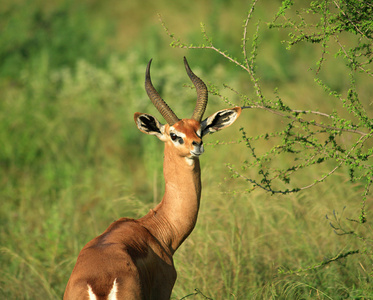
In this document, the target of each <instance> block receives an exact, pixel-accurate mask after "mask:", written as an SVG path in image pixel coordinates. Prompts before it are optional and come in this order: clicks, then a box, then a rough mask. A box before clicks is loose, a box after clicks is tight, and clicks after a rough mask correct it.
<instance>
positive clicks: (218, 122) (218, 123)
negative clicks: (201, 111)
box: [208, 111, 234, 130]
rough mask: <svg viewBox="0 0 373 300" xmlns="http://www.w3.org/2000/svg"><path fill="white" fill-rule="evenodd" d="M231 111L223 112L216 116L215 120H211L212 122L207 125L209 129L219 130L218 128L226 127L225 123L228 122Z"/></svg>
mask: <svg viewBox="0 0 373 300" xmlns="http://www.w3.org/2000/svg"><path fill="white" fill-rule="evenodd" d="M233 113H234V112H233V111H226V112H223V113H222V114H220V115H216V116H215V118H214V119H213V120H212V122H211V123H210V124H209V126H208V127H209V128H212V129H214V130H219V129H220V127H223V126H225V125H226V123H227V122H229V121H230V119H231V118H230V116H231V115H232V114H233Z"/></svg>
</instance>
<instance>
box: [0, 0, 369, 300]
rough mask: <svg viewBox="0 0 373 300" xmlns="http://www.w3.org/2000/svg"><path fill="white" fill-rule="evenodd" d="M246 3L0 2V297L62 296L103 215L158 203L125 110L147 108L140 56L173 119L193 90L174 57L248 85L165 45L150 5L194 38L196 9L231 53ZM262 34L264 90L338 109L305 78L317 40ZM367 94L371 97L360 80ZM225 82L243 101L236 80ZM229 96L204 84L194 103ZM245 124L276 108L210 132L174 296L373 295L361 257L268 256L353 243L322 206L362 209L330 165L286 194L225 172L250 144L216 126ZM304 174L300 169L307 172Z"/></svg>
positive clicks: (259, 127)
mask: <svg viewBox="0 0 373 300" xmlns="http://www.w3.org/2000/svg"><path fill="white" fill-rule="evenodd" d="M276 5H277V4H276V2H275V3H271V4H270V3H267V4H265V5H262V6H259V7H258V9H257V12H256V18H261V19H262V20H263V21H262V22H263V23H264V22H265V20H266V18H270V17H271V15H270V13H274V12H275V7H276ZM247 9H248V7H246V3H238V1H236V2H234V3H233V4H231V3H230V2H228V1H200V2H198V4H194V5H193V6H191V5H186V4H185V3H184V2H182V1H174V2H172V3H170V2H169V1H163V0H162V1H157V2H154V1H153V2H152V1H145V2H141V3H138V2H130V1H125V2H119V1H114V0H110V1H106V2H102V1H92V0H87V1H83V2H80V3H79V4H76V3H75V2H73V1H54V2H53V3H49V4H47V5H45V4H44V2H43V1H33V2H31V1H15V2H14V1H3V2H2V3H1V5H0V16H1V18H0V30H1V31H0V87H1V88H0V145H1V147H0V168H1V169H0V171H1V172H0V201H1V205H0V224H1V226H0V247H1V248H0V251H1V256H0V274H1V275H0V296H1V298H2V299H40V298H45V299H58V298H61V297H62V294H63V291H64V288H65V285H66V283H67V280H68V278H69V275H70V272H71V270H72V268H73V266H74V263H75V259H76V257H77V255H78V253H79V251H80V249H81V248H82V247H83V246H84V244H85V243H86V242H88V241H89V240H90V239H92V238H93V237H94V236H96V235H98V234H100V233H101V232H103V231H104V230H105V229H106V227H107V226H108V225H109V224H110V223H111V222H112V221H113V220H115V219H117V218H119V217H123V216H126V217H134V218H137V217H140V216H142V215H144V214H145V213H147V212H148V210H149V209H150V208H152V207H153V206H154V205H155V203H157V202H158V201H160V199H161V197H162V192H163V178H162V157H163V156H162V155H163V154H162V151H163V150H162V149H163V148H162V144H161V143H160V142H159V141H158V140H156V139H155V138H152V137H149V136H146V135H143V134H142V133H140V132H139V131H138V130H137V129H136V127H135V125H134V123H133V113H134V112H136V111H143V112H148V113H151V114H155V115H157V116H159V114H158V113H157V112H156V110H155V108H154V107H152V105H151V104H150V103H149V102H150V101H149V100H148V99H147V96H146V94H145V92H144V88H143V81H144V70H145V66H146V63H147V61H148V60H149V59H150V58H151V57H153V58H154V66H153V69H152V72H153V74H154V75H153V78H154V79H153V80H154V84H155V85H156V86H157V88H158V89H159V90H160V91H161V92H162V95H163V97H164V99H166V101H168V103H169V104H170V106H172V108H173V109H174V110H175V112H176V113H177V114H178V115H180V116H182V117H188V115H189V113H190V112H191V111H192V108H193V105H194V98H195V96H194V91H193V90H190V89H188V88H185V87H183V84H188V83H189V82H188V78H187V76H186V74H185V72H184V70H183V65H182V56H184V55H187V56H188V58H189V61H190V64H191V66H192V68H193V70H195V72H196V73H197V74H199V75H200V76H201V77H202V78H203V79H205V80H206V81H207V82H213V83H215V84H218V85H220V86H222V84H223V83H226V84H228V85H230V86H232V87H235V88H238V89H241V90H243V91H246V92H247V94H248V95H251V94H252V95H254V91H253V88H252V87H251V86H250V85H249V84H248V82H249V79H248V78H247V74H243V73H242V72H241V71H240V70H238V69H237V68H236V67H233V66H231V65H229V64H228V63H227V62H224V61H223V60H222V59H221V58H220V57H218V56H217V55H212V53H211V52H208V51H200V50H196V51H190V50H188V51H187V50H180V49H172V48H170V47H169V46H168V44H169V42H170V41H169V40H168V37H167V36H166V35H165V34H164V32H163V29H162V27H161V25H160V23H159V21H158V17H157V13H158V12H159V13H161V14H162V16H163V18H164V21H165V22H166V23H167V25H168V26H169V27H170V29H172V31H173V32H175V33H178V34H180V35H181V36H182V37H185V38H187V39H188V40H190V41H191V42H193V43H199V41H200V39H201V38H200V36H201V35H200V28H199V23H200V22H201V21H203V22H205V23H206V25H207V29H208V30H211V31H210V32H211V33H212V34H213V35H215V39H216V42H217V43H218V44H219V45H220V46H221V47H222V48H224V47H225V46H227V48H228V50H230V51H232V52H233V54H234V55H237V56H238V55H240V51H241V50H240V48H239V46H238V47H236V46H235V44H236V45H239V44H240V38H241V34H242V20H243V19H244V18H245V12H246V11H247ZM253 28H255V26H253ZM252 30H254V29H252ZM261 39H262V52H261V54H260V56H259V57H258V72H259V73H260V74H261V77H262V80H263V83H264V86H265V89H266V90H267V91H269V92H271V91H272V90H273V88H274V87H275V86H278V87H279V88H280V92H281V95H282V97H283V99H284V100H286V101H290V102H291V103H293V104H294V103H296V104H297V106H298V107H300V108H304V109H307V108H311V107H312V108H314V107H317V108H318V109H323V110H326V111H332V110H333V109H334V108H335V105H336V104H335V103H333V102H332V101H325V100H324V99H323V98H324V97H325V95H324V94H323V92H322V91H320V90H317V89H315V86H312V85H310V83H309V82H312V76H311V75H310V74H309V73H307V72H306V70H307V64H308V63H309V60H312V59H314V58H316V57H317V53H313V52H310V51H309V50H307V49H302V48H299V49H298V50H293V51H292V52H286V51H285V50H284V47H282V46H281V43H280V40H281V36H280V35H278V34H276V33H274V32H266V31H264V33H263V35H262V36H261ZM308 66H309V65H308ZM341 69H342V66H341V65H338V64H337V65H333V66H332V67H331V68H329V69H328V70H329V71H328V73H327V74H325V76H326V79H327V80H329V81H330V83H331V84H334V85H335V87H336V88H337V89H338V88H340V89H343V84H344V83H343V80H341V79H340V77H338V76H339V75H338V74H340V70H341ZM338 85H340V87H339V86H338ZM363 92H364V93H367V95H368V94H369V93H371V92H372V86H371V85H369V86H368V85H367V87H366V89H364V91H363ZM223 93H226V94H227V95H228V96H229V97H230V100H231V101H232V102H234V103H235V104H237V105H239V104H240V103H239V102H240V100H239V99H238V98H237V96H236V95H234V94H233V93H230V92H229V91H223ZM226 105H227V104H225V103H223V102H222V101H220V99H218V98H217V97H210V103H209V106H208V109H207V113H206V115H208V114H210V113H213V112H214V111H215V110H217V109H221V108H224V107H226ZM242 126H244V127H245V130H246V131H247V133H248V134H249V135H257V134H259V133H260V132H265V131H270V130H275V129H276V128H278V126H281V119H279V118H276V117H274V116H272V115H270V116H268V115H265V114H264V113H263V112H260V111H244V113H243V114H242V116H241V118H240V120H239V122H238V124H235V126H233V127H231V128H229V129H227V130H226V131H225V132H222V133H219V134H216V135H215V136H213V137H207V138H206V143H207V147H206V148H207V149H206V153H205V154H204V155H203V157H202V158H201V161H202V180H203V195H202V205H201V211H200V215H199V219H198V223H197V226H196V229H195V230H194V232H193V234H192V235H191V236H190V237H189V239H187V241H186V242H185V243H184V245H183V246H182V247H181V248H180V249H179V250H178V252H177V253H176V255H175V264H176V268H177V271H178V280H177V282H176V285H175V289H174V292H173V298H177V299H179V298H181V297H183V296H185V295H188V294H190V293H192V292H193V291H194V289H196V288H198V289H200V290H201V291H202V292H203V293H204V294H205V295H208V296H209V297H212V298H214V299H315V298H317V299H346V298H350V299H357V298H362V299H364V298H365V299H368V298H371V297H373V289H372V287H371V283H370V281H371V280H372V278H371V275H369V273H370V272H372V261H371V260H369V259H368V256H360V255H356V256H353V257H349V259H348V260H340V261H338V262H336V263H334V264H331V265H328V266H327V267H324V268H322V269H321V268H320V269H315V270H312V271H310V272H307V273H302V272H299V273H294V274H292V275H279V274H278V268H280V267H283V268H289V269H292V270H297V269H300V268H307V267H308V266H312V265H314V264H317V263H318V262H320V261H323V260H324V259H325V258H330V257H331V256H333V255H336V253H339V252H343V251H347V250H351V249H354V248H355V247H357V245H356V243H357V242H356V241H354V240H351V239H348V237H343V236H336V235H335V234H334V233H333V231H332V230H331V228H330V227H329V224H328V223H329V222H328V221H327V220H326V219H325V214H330V213H331V212H332V211H333V209H335V210H336V211H342V209H343V207H344V206H347V207H348V212H349V214H354V213H356V214H358V212H359V208H360V207H359V203H357V201H356V199H359V197H360V194H359V193H360V192H359V186H358V184H354V185H353V184H350V183H348V182H345V181H343V180H344V179H343V178H344V177H343V176H338V175H337V176H335V177H333V178H332V179H330V180H328V181H327V182H326V183H325V184H322V185H319V186H318V187H317V188H314V189H312V190H310V191H307V192H302V193H299V194H296V195H288V196H281V197H275V196H269V195H267V194H264V193H263V192H261V191H255V192H253V193H250V194H247V193H245V192H243V191H244V190H245V189H247V186H246V184H245V183H242V182H240V181H238V180H234V179H231V178H230V174H229V171H228V169H227V168H226V167H225V164H226V163H231V164H233V165H236V166H240V164H241V163H242V161H243V160H245V159H246V157H247V153H246V152H247V149H246V148H245V146H244V145H243V144H240V143H235V144H228V145H215V146H214V144H215V141H216V140H221V141H237V140H239V139H240V133H239V128H240V127H242ZM263 147H265V145H264V144H263ZM323 171H325V170H313V171H312V172H319V173H322V172H323ZM253 172H254V171H253ZM319 173H318V174H319ZM314 175H315V174H313V173H307V174H302V177H301V178H298V179H299V181H300V182H302V181H304V182H309V181H310V180H312V178H314ZM340 175H342V174H340ZM367 205H368V206H369V207H367V211H369V210H368V209H370V210H371V208H372V207H371V206H372V205H371V203H368V204H367ZM348 217H352V216H350V215H348ZM197 298H198V297H197ZM200 298H201V297H200Z"/></svg>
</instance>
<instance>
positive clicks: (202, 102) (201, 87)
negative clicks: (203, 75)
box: [184, 56, 208, 122]
mask: <svg viewBox="0 0 373 300" xmlns="http://www.w3.org/2000/svg"><path fill="white" fill-rule="evenodd" d="M184 65H185V69H186V72H187V74H188V76H189V78H190V80H191V81H192V82H193V84H194V86H195V88H196V90H197V103H196V108H195V109H194V111H193V115H192V119H194V120H197V121H198V122H201V120H202V116H203V114H204V112H205V110H206V106H207V98H208V91H207V87H206V85H205V83H204V82H203V81H202V80H201V79H200V78H199V77H197V76H196V75H195V74H194V73H193V72H192V70H191V69H190V67H189V65H188V62H187V59H186V58H185V56H184Z"/></svg>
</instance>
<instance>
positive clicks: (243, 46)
mask: <svg viewBox="0 0 373 300" xmlns="http://www.w3.org/2000/svg"><path fill="white" fill-rule="evenodd" d="M257 1H258V0H254V1H253V5H252V6H251V9H250V11H249V13H248V15H247V17H246V20H245V24H244V31H243V39H242V49H243V56H244V59H245V63H246V66H247V68H249V61H248V60H247V52H246V42H247V28H248V25H249V21H250V19H251V15H252V13H253V12H254V7H255V5H256V2H257Z"/></svg>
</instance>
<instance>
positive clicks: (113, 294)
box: [107, 278, 118, 300]
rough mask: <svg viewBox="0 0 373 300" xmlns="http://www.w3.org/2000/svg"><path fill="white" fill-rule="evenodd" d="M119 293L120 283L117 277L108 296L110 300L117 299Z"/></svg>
mask: <svg viewBox="0 0 373 300" xmlns="http://www.w3.org/2000/svg"><path fill="white" fill-rule="evenodd" d="M117 293H118V285H117V279H116V278H115V280H114V282H113V287H112V288H111V291H110V294H109V296H108V297H107V298H108V300H117Z"/></svg>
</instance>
